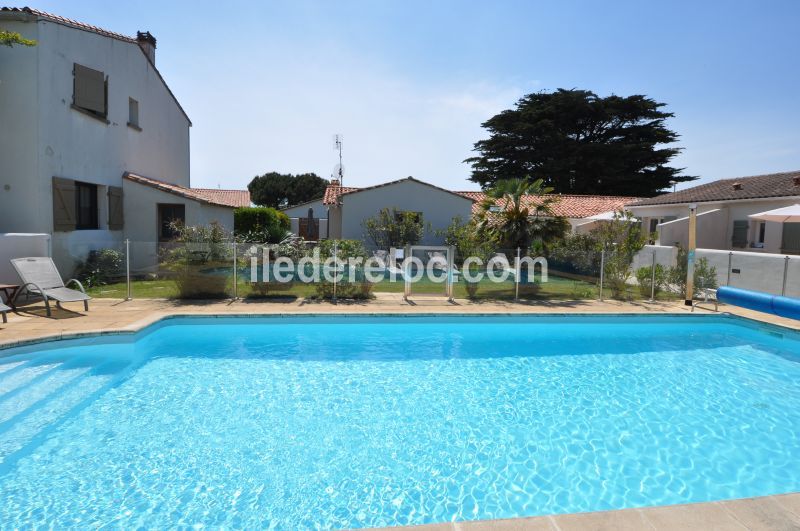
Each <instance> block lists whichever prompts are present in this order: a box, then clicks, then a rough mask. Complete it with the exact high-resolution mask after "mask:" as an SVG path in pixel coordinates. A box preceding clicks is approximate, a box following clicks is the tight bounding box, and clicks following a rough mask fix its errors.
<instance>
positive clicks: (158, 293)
mask: <svg viewBox="0 0 800 531" xmlns="http://www.w3.org/2000/svg"><path fill="white" fill-rule="evenodd" d="M534 286H535V287H534ZM534 286H530V285H521V286H520V298H524V299H537V300H548V299H555V300H565V299H593V298H596V297H597V286H596V285H594V284H592V283H590V282H587V281H584V280H577V279H576V280H573V279H567V278H563V277H558V276H553V275H551V276H550V278H549V282H546V283H536V284H535V285H534ZM403 289H404V283H403V282H402V281H398V282H389V281H388V280H386V281H382V282H378V283H376V284H373V286H372V291H373V292H375V293H402V292H403ZM411 289H412V294H417V295H422V294H438V295H444V289H445V286H444V283H435V282H432V281H430V280H428V279H421V280H419V281H418V282H415V283H414V284H413V285H412V288H411ZM131 292H132V296H133V298H141V299H149V298H159V299H162V298H167V299H170V298H176V297H178V288H177V286H176V284H175V282H174V281H172V280H136V281H133V282H132V283H131ZM88 293H89V294H90V295H91V296H92V297H99V298H103V297H106V298H124V297H125V296H126V293H127V288H126V286H125V283H117V284H108V285H105V286H96V287H93V288H90V289H89V290H88ZM226 294H227V296H228V297H232V296H233V279H230V280H229V282H228V287H227V293H226ZM237 294H238V296H239V297H259V296H260V294H259V293H258V292H257V290H255V289H254V288H253V285H252V284H251V283H250V281H249V279H247V278H242V277H239V279H238V293H237ZM266 296H267V297H297V298H306V297H318V289H317V286H316V285H314V284H304V283H302V282H292V283H288V284H280V283H270V284H268V285H267V290H266ZM454 296H455V297H456V298H467V297H468V293H467V285H466V283H465V282H463V280H462V281H460V282H457V283H456V284H455V285H454ZM475 298H477V299H513V298H514V283H513V282H511V281H506V282H502V283H495V282H491V281H490V280H488V279H484V280H482V281H481V282H480V283H479V284H478V288H477V291H476V292H475Z"/></svg>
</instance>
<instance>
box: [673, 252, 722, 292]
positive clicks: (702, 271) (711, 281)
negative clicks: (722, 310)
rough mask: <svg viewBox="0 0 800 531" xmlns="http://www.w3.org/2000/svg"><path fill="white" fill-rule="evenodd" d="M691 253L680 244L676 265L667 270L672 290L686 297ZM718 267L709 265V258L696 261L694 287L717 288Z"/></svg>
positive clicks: (699, 288) (698, 288)
mask: <svg viewBox="0 0 800 531" xmlns="http://www.w3.org/2000/svg"><path fill="white" fill-rule="evenodd" d="M688 262H689V253H688V251H687V250H686V249H684V248H683V247H682V246H680V245H679V246H678V258H677V262H676V264H675V266H673V267H670V268H669V269H668V270H667V282H668V283H669V285H670V287H671V288H672V290H673V291H674V292H675V293H677V294H678V295H680V296H681V297H686V276H687V271H688V267H689V263H688ZM716 288H717V268H716V267H713V266H711V265H709V263H708V259H706V258H700V259H698V260H695V262H694V289H696V290H701V289H716Z"/></svg>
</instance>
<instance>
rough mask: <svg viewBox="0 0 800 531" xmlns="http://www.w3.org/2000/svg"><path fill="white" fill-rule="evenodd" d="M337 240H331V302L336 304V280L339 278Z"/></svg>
mask: <svg viewBox="0 0 800 531" xmlns="http://www.w3.org/2000/svg"><path fill="white" fill-rule="evenodd" d="M338 243H339V242H338V240H333V268H334V269H333V303H334V304H336V281H337V280H338V278H339V259H338V258H337V256H336V254H337V251H338V247H339V246H338Z"/></svg>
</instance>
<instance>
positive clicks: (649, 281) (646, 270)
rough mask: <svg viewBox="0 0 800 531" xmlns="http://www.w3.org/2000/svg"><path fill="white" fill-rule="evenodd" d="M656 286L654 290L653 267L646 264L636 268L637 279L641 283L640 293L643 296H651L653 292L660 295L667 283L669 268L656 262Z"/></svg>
mask: <svg viewBox="0 0 800 531" xmlns="http://www.w3.org/2000/svg"><path fill="white" fill-rule="evenodd" d="M655 280H656V281H655V287H656V289H655V290H653V289H652V288H653V284H654V282H653V267H652V266H645V267H640V268H639V269H637V270H636V281H637V282H638V283H639V293H640V294H641V295H642V297H647V298H649V297H650V294H651V293H652V294H653V295H655V296H658V294H659V293H661V291H662V290H663V289H664V286H665V285H666V283H667V270H666V269H664V266H662V265H661V264H656V274H655Z"/></svg>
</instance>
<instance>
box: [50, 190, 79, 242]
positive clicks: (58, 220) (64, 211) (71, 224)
mask: <svg viewBox="0 0 800 531" xmlns="http://www.w3.org/2000/svg"><path fill="white" fill-rule="evenodd" d="M53 230H54V231H58V232H66V231H71V230H75V181H73V180H72V179H62V178H60V177H53Z"/></svg>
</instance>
